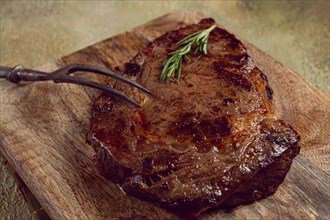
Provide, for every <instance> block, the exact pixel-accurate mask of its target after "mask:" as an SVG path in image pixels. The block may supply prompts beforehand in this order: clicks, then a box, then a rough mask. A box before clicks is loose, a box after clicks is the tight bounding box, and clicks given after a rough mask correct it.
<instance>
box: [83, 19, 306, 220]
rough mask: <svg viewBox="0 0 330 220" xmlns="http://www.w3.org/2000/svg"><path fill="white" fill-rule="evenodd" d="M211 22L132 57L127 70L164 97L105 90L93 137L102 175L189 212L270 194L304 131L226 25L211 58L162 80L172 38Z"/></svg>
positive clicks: (195, 60) (213, 39)
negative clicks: (283, 116) (276, 108)
mask: <svg viewBox="0 0 330 220" xmlns="http://www.w3.org/2000/svg"><path fill="white" fill-rule="evenodd" d="M214 23H215V22H214V20H213V19H203V20H202V21H200V22H199V23H198V24H193V25H189V26H186V27H183V28H180V29H178V30H175V31H171V32H168V33H166V34H164V35H162V36H161V37H159V38H157V39H156V40H154V41H152V42H150V43H149V44H148V46H147V47H146V48H145V50H143V51H142V52H140V53H139V54H138V55H136V56H135V57H134V58H133V59H132V60H131V61H130V62H129V63H126V64H125V68H124V71H123V73H124V74H127V75H128V76H129V77H132V78H133V79H134V80H136V81H137V82H138V83H140V84H141V85H143V86H145V87H146V88H148V89H150V90H151V92H152V93H153V94H154V95H155V96H156V97H158V98H152V97H149V96H147V95H145V94H141V93H139V92H138V91H137V90H136V89H133V88H131V87H127V86H126V85H125V84H123V83H121V82H117V83H116V84H115V89H117V90H119V91H122V92H124V93H125V94H126V95H129V96H130V97H132V98H134V99H135V100H138V101H139V102H140V104H141V107H142V108H134V107H132V106H130V105H129V104H127V103H126V102H125V101H122V100H120V99H118V98H116V97H113V96H111V95H107V94H102V95H101V96H100V97H99V98H98V99H97V100H95V102H94V104H93V107H92V118H91V125H90V133H89V134H88V135H87V139H88V141H89V142H90V143H91V145H93V147H94V149H95V152H96V156H95V162H96V164H97V166H98V168H99V170H100V171H101V172H102V173H103V175H104V176H105V177H107V178H108V179H110V180H112V181H113V182H115V183H117V184H119V186H120V187H121V188H122V189H123V191H125V192H126V193H128V194H130V195H133V196H135V197H137V198H140V199H142V200H145V201H148V202H151V203H154V204H157V205H159V206H160V207H163V208H165V209H167V210H169V211H171V212H174V213H176V214H178V215H180V216H183V217H185V218H193V217H196V216H197V215H199V214H200V213H202V212H204V211H206V210H210V209H211V210H212V209H215V208H225V209H228V208H234V207H236V206H239V205H242V204H247V203H250V202H253V201H255V200H259V199H262V198H265V197H266V196H268V195H270V194H272V193H274V192H275V191H276V189H277V188H278V186H279V185H280V184H281V183H282V181H283V180H284V178H285V175H286V173H287V172H288V170H289V169H290V166H291V163H292V160H293V158H294V157H295V156H296V155H297V154H298V153H299V149H300V147H299V144H298V143H299V140H300V137H299V135H298V134H297V133H296V132H295V131H294V129H293V128H292V127H291V126H290V125H288V124H286V123H285V122H283V121H281V120H277V119H276V118H275V116H274V113H273V110H272V103H271V100H272V94H273V91H272V89H271V88H270V85H269V83H268V80H267V77H266V75H265V74H264V73H263V72H262V71H261V70H259V69H258V68H257V67H256V66H255V64H254V62H253V60H252V59H251V57H250V56H249V55H248V52H247V50H246V48H245V47H244V45H243V44H242V43H241V42H240V41H239V40H238V39H236V37H235V36H234V35H232V34H230V33H228V32H227V31H226V30H224V29H221V28H219V27H217V28H216V29H214V31H213V32H212V33H211V35H210V37H209V44H208V54H207V55H201V54H192V55H191V61H190V62H184V64H183V68H182V78H181V82H180V84H175V83H170V84H166V83H163V82H160V80H159V75H160V72H161V68H162V67H161V65H162V63H163V62H164V61H165V60H166V59H168V53H169V52H171V51H174V50H176V49H177V48H178V46H177V45H176V44H175V43H176V42H177V41H178V40H180V39H182V38H183V37H185V36H187V35H189V34H191V33H194V32H196V31H199V30H202V29H205V28H207V27H209V26H210V25H212V24H214Z"/></svg>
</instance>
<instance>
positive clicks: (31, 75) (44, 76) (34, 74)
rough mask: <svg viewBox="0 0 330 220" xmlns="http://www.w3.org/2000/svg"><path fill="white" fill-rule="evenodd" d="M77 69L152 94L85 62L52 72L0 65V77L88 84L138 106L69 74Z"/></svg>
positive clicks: (103, 87) (114, 93) (102, 87)
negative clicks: (115, 80) (116, 80)
mask: <svg viewBox="0 0 330 220" xmlns="http://www.w3.org/2000/svg"><path fill="white" fill-rule="evenodd" d="M78 71H83V72H91V73H96V74H100V75H104V76H110V77H113V78H115V79H118V80H120V81H123V82H125V83H127V84H129V85H131V86H134V87H136V88H138V89H140V90H142V91H144V92H146V93H148V94H150V95H152V93H151V92H150V91H149V90H148V89H146V88H144V87H143V86H141V85H139V84H138V83H136V82H134V81H131V80H129V79H126V78H125V77H123V76H121V75H119V74H116V73H114V72H112V71H111V70H109V69H104V68H101V67H97V66H92V65H87V64H71V65H68V66H65V67H62V68H60V69H58V70H55V71H54V72H52V73H45V72H41V71H37V70H31V69H26V68H25V67H23V66H22V65H17V66H15V67H3V66H0V78H5V79H7V80H9V81H10V82H13V83H19V82H20V81H47V80H52V81H54V82H55V83H73V84H78V85H83V86H88V87H91V88H95V89H99V90H101V91H104V92H107V93H110V94H113V95H115V96H117V97H119V98H121V99H124V100H126V101H128V102H130V103H132V104H133V105H135V106H137V107H140V105H139V104H138V103H137V102H136V101H134V100H132V99H130V98H129V97H127V96H126V95H124V94H122V93H120V92H118V91H117V90H115V89H112V88H110V87H107V86H104V85H101V84H99V83H96V82H93V81H90V80H88V79H84V78H81V77H77V76H72V75H70V74H71V73H74V72H78Z"/></svg>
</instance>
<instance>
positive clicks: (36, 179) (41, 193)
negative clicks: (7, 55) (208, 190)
mask: <svg viewBox="0 0 330 220" xmlns="http://www.w3.org/2000/svg"><path fill="white" fill-rule="evenodd" d="M201 18H202V16H201V15H200V14H197V13H194V12H189V11H181V12H180V13H172V14H168V15H165V16H163V17H160V18H157V19H155V20H153V21H151V22H149V23H147V24H145V25H143V26H140V27H137V28H135V29H133V30H130V31H128V32H125V33H122V34H120V35H118V36H115V37H112V38H109V39H107V40H105V41H103V42H100V43H97V44H95V45H92V46H90V47H87V48H85V49H83V50H81V51H78V52H76V53H73V54H71V55H68V56H66V57H63V58H62V59H60V60H58V61H56V62H53V63H49V64H46V65H44V66H41V67H39V69H40V70H45V71H52V70H55V69H56V68H58V67H60V66H63V65H66V64H69V63H88V64H94V65H99V66H105V67H107V68H110V69H115V68H116V67H117V66H119V67H120V66H122V64H123V63H124V62H127V61H128V60H129V59H130V58H132V57H133V56H134V55H135V54H136V53H137V52H138V51H140V50H142V49H143V48H144V47H145V46H146V44H147V43H148V42H149V41H151V40H153V39H155V37H158V36H160V35H161V34H163V33H165V32H166V31H169V30H173V29H177V28H178V27H181V26H184V25H186V24H190V23H195V22H198V21H199V20H200V19H201ZM245 44H246V46H247V48H248V50H249V53H250V54H251V56H252V57H253V58H254V60H255V62H256V63H257V65H258V66H259V68H260V69H261V70H263V71H264V72H265V73H266V75H267V76H268V78H269V81H270V85H271V86H272V88H273V90H274V92H275V94H274V105H275V110H276V114H277V116H278V118H282V119H284V120H285V121H287V122H289V123H290V124H291V125H292V126H293V127H294V128H295V129H296V130H297V131H298V132H299V133H300V135H301V137H302V141H301V147H302V150H301V154H300V155H299V156H298V157H297V158H296V159H295V161H294V163H293V166H292V169H291V170H290V172H289V173H288V175H287V178H286V179H285V181H284V183H283V184H282V185H281V186H280V188H279V189H278V191H277V192H276V193H275V194H274V195H273V196H270V197H268V198H266V199H263V200H261V201H258V202H255V203H253V204H250V205H245V206H241V207H238V208H236V209H234V210H231V211H230V212H225V211H221V210H218V211H212V212H208V213H206V214H203V215H202V216H201V217H200V219H219V218H220V217H221V218H223V219H283V218H284V219H290V218H294V219H329V217H330V216H329V213H330V212H329V207H330V204H329V198H330V193H329V189H328V185H329V175H328V174H327V172H329V145H330V138H329V137H330V135H329V134H330V128H329V121H330V118H329V117H330V110H329V109H330V96H329V94H326V93H324V92H323V91H321V90H320V89H319V88H318V87H316V86H315V85H313V84H311V83H309V82H306V81H305V80H304V79H302V78H301V77H300V76H299V75H298V74H296V73H294V72H292V71H291V70H289V69H287V68H286V67H285V66H283V65H282V64H280V63H279V62H277V61H276V60H274V59H272V58H271V57H269V56H268V55H266V54H265V53H263V52H262V51H260V50H258V49H257V48H255V47H254V46H252V45H250V44H248V43H245ZM283 49H285V48H283ZM90 76H91V75H90ZM91 78H95V77H94V76H91ZM95 79H96V80H102V79H100V78H95ZM0 86H1V87H0V88H1V93H0V98H1V109H0V110H1V114H0V149H1V151H2V152H3V154H4V155H5V156H6V158H7V159H8V160H9V162H10V163H11V164H12V165H13V167H14V168H15V169H16V171H17V172H18V173H19V175H20V176H21V177H22V179H23V180H24V182H25V183H26V185H27V186H28V187H29V188H30V189H31V191H32V192H33V193H34V195H35V196H36V197H37V199H38V200H39V202H40V203H41V204H42V206H43V207H44V208H45V210H46V211H47V213H48V214H49V215H50V216H51V217H52V218H53V219H70V220H71V219H177V218H178V217H177V216H174V215H173V214H171V213H168V212H166V211H164V210H163V209H160V208H158V207H155V206H154V205H152V204H149V203H146V202H143V201H140V200H138V199H135V198H132V197H130V196H127V195H125V194H123V193H122V191H121V190H120V189H119V188H118V187H117V186H116V185H115V184H113V183H111V182H109V181H107V180H106V179H104V178H103V177H102V176H100V175H99V173H98V171H97V170H96V169H95V168H94V166H93V161H92V159H93V154H94V152H93V150H92V147H91V146H89V145H87V144H86V143H85V134H86V132H87V130H88V126H89V118H90V109H91V103H92V100H93V99H94V98H95V97H96V96H97V95H98V94H99V92H98V91H95V90H92V89H89V88H84V87H81V86H76V85H68V84H54V83H51V82H49V83H47V82H37V83H25V84H21V85H14V84H11V83H9V82H6V81H2V82H0Z"/></svg>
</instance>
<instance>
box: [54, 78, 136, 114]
mask: <svg viewBox="0 0 330 220" xmlns="http://www.w3.org/2000/svg"><path fill="white" fill-rule="evenodd" d="M54 82H56V83H62V82H66V83H73V84H79V85H83V86H88V87H91V88H95V89H99V90H102V91H104V92H107V93H111V94H113V95H115V96H117V97H119V98H121V99H124V100H126V101H128V102H129V103H132V104H133V105H135V106H137V107H141V106H140V104H139V103H137V102H136V101H134V100H132V99H131V98H129V97H128V96H126V95H124V94H122V93H120V92H118V91H117V90H115V89H112V88H110V87H107V86H104V85H101V84H98V83H96V82H93V81H90V80H87V79H84V78H79V77H76V76H75V77H72V76H61V77H60V78H57V79H54Z"/></svg>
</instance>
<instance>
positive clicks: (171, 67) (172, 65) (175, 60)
mask: <svg viewBox="0 0 330 220" xmlns="http://www.w3.org/2000/svg"><path fill="white" fill-rule="evenodd" d="M215 27H216V25H212V26H211V27H209V28H208V29H205V30H201V31H197V32H195V33H193V34H190V35H188V36H186V37H184V38H183V39H181V40H180V41H178V42H177V43H176V44H177V45H180V46H183V47H182V48H180V49H178V50H176V51H174V52H171V53H170V55H172V56H171V57H170V58H169V59H168V60H167V61H165V62H164V63H163V65H162V67H163V69H162V72H161V74H160V80H162V81H165V80H166V81H167V82H169V81H176V82H179V81H180V77H181V70H182V63H183V59H185V61H190V60H191V59H190V57H189V55H188V53H190V52H191V49H194V53H198V52H202V53H204V54H207V44H208V38H209V35H210V33H211V31H212V30H213V29H214V28H215Z"/></svg>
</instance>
